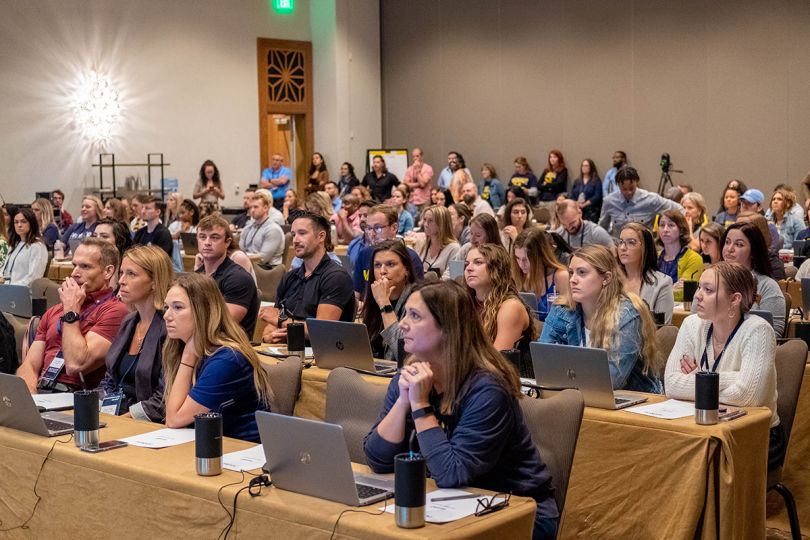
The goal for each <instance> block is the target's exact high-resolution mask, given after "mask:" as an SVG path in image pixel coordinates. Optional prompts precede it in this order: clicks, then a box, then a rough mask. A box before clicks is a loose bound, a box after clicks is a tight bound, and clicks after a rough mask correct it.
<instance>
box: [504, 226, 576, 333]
mask: <svg viewBox="0 0 810 540" xmlns="http://www.w3.org/2000/svg"><path fill="white" fill-rule="evenodd" d="M513 251H514V255H515V257H514V262H515V264H514V265H512V274H513V275H514V277H515V281H516V282H517V284H518V289H519V290H520V291H521V292H530V293H534V294H535V296H537V306H536V311H537V318H538V319H540V320H541V321H545V320H546V316H548V312H549V310H550V309H551V305H552V304H553V303H554V301H555V300H556V299H557V296H558V295H560V294H568V270H567V269H566V268H565V266H564V265H562V264H561V263H560V262H559V261H558V260H557V257H555V256H554V247H553V246H552V245H551V239H550V238H549V236H548V233H546V231H543V230H540V228H539V227H532V228H530V229H526V230H525V231H523V232H522V233H520V234H519V235H518V237H517V239H516V240H515V245H514V250H513Z"/></svg>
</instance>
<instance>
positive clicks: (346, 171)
mask: <svg viewBox="0 0 810 540" xmlns="http://www.w3.org/2000/svg"><path fill="white" fill-rule="evenodd" d="M337 184H338V190H339V191H340V197H341V198H343V197H344V196H345V195H348V194H349V193H351V192H352V188H353V187H354V186H359V185H360V180H358V178H357V175H355V174H354V165H352V164H351V163H349V162H348V161H344V162H343V164H342V165H341V166H340V179H338V183H337Z"/></svg>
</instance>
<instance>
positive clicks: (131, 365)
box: [115, 349, 141, 392]
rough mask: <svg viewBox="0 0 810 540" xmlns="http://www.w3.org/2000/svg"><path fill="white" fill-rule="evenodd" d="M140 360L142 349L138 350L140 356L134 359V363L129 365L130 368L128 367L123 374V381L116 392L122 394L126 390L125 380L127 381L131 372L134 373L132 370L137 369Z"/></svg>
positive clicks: (119, 383)
mask: <svg viewBox="0 0 810 540" xmlns="http://www.w3.org/2000/svg"><path fill="white" fill-rule="evenodd" d="M140 358H141V351H140V349H139V350H138V354H136V355H135V359H134V360H133V361H132V363H131V364H130V365H129V367H128V368H127V370H126V371H125V372H124V374H123V375H121V379H120V380H119V381H118V387H117V388H116V389H115V390H116V392H122V391H123V390H124V379H126V378H127V375H129V372H130V371H132V368H134V367H135V366H136V365H137V364H138V360H139V359H140Z"/></svg>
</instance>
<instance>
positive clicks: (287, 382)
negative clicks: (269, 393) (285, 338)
mask: <svg viewBox="0 0 810 540" xmlns="http://www.w3.org/2000/svg"><path fill="white" fill-rule="evenodd" d="M263 367H264V370H265V371H266V372H267V377H268V378H269V379H270V388H272V389H273V399H272V403H271V404H270V410H272V411H273V412H274V413H278V414H285V415H287V416H292V414H293V411H294V410H295V402H296V401H298V394H299V393H300V391H301V371H302V369H303V366H302V365H301V360H300V359H299V358H298V357H297V356H291V357H289V358H287V359H286V360H284V361H283V362H279V363H278V364H273V365H269V364H263Z"/></svg>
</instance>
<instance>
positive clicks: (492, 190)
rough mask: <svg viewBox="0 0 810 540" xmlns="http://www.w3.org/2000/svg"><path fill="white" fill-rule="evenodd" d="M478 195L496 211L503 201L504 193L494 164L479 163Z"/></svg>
mask: <svg viewBox="0 0 810 540" xmlns="http://www.w3.org/2000/svg"><path fill="white" fill-rule="evenodd" d="M478 195H480V196H481V198H482V199H483V200H485V201H486V202H488V203H489V205H490V206H491V207H492V209H493V210H495V211H496V212H497V210H498V208H500V207H501V205H502V204H504V203H505V198H506V194H505V193H504V190H503V184H502V183H501V181H500V180H498V173H497V172H495V166H494V165H492V164H490V163H484V164H483V165H481V184H480V185H479V186H478Z"/></svg>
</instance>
